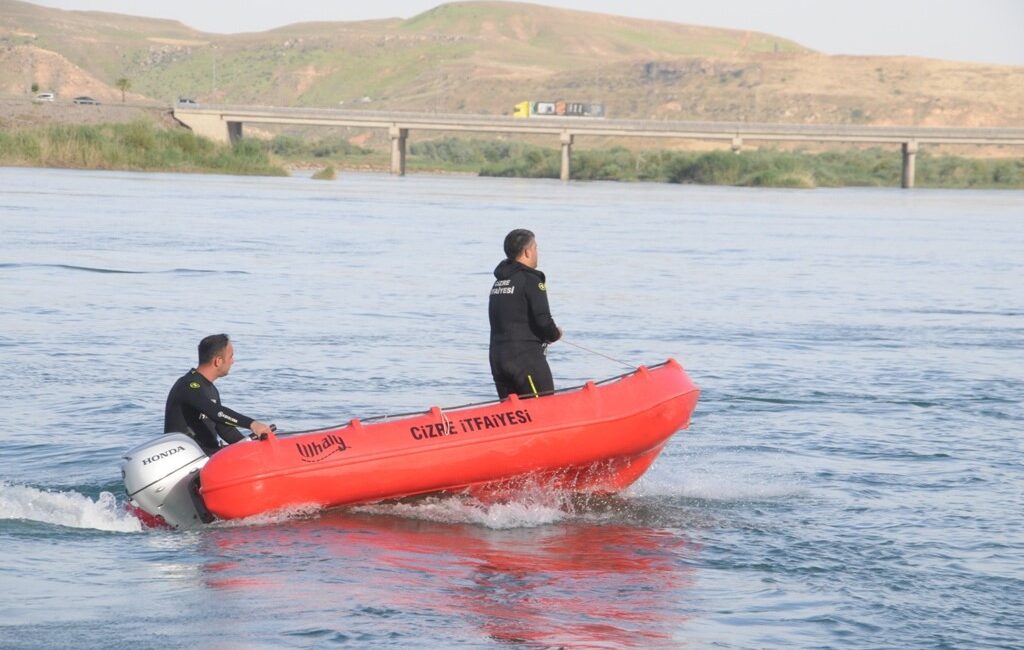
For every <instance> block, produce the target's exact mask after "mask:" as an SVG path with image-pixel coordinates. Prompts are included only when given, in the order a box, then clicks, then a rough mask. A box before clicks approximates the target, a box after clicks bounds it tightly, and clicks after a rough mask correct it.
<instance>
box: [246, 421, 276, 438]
mask: <svg viewBox="0 0 1024 650" xmlns="http://www.w3.org/2000/svg"><path fill="white" fill-rule="evenodd" d="M270 430H271V431H277V425H276V424H271V425H270ZM266 439H267V434H265V433H261V434H260V435H256V434H255V433H250V434H249V440H266Z"/></svg>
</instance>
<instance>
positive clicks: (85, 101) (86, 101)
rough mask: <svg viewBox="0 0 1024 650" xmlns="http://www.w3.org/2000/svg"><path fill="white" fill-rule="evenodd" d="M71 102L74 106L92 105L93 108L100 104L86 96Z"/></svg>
mask: <svg viewBox="0 0 1024 650" xmlns="http://www.w3.org/2000/svg"><path fill="white" fill-rule="evenodd" d="M71 101H72V102H74V103H75V104H92V105H94V106H99V104H100V103H99V101H98V100H95V99H93V98H92V97H89V96H87V95H82V96H81V97H75V98H74V99H72V100H71Z"/></svg>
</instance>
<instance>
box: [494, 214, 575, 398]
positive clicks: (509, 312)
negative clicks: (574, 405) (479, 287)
mask: <svg viewBox="0 0 1024 650" xmlns="http://www.w3.org/2000/svg"><path fill="white" fill-rule="evenodd" d="M494 277H495V278H496V280H495V281H494V285H493V286H492V287H491V296H490V302H489V304H488V309H487V312H488V316H489V317H490V321H491V352H490V357H491V375H492V376H493V377H494V386H495V388H497V390H498V397H500V398H501V399H504V398H506V397H508V396H509V395H510V394H512V393H515V394H517V395H532V396H534V397H539V396H541V395H547V394H550V393H552V392H554V390H555V382H554V379H553V378H552V376H551V368H550V367H549V366H548V360H547V359H546V358H545V357H544V349H545V347H546V346H547V345H548V344H549V343H554V342H555V341H557V340H558V339H560V338H561V337H562V330H561V328H559V327H558V326H557V325H555V321H554V319H553V318H552V317H551V309H550V307H548V294H547V287H546V286H545V278H544V274H543V273H542V272H540V271H538V270H537V238H536V237H535V236H534V234H533V233H532V232H530V231H529V230H523V229H517V230H513V231H512V232H510V233H509V234H508V235H506V236H505V259H504V260H502V261H501V263H499V264H498V267H497V268H496V269H494Z"/></svg>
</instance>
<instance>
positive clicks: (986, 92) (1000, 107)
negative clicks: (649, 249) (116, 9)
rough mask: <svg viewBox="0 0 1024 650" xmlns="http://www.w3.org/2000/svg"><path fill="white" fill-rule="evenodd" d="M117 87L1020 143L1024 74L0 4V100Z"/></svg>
mask: <svg viewBox="0 0 1024 650" xmlns="http://www.w3.org/2000/svg"><path fill="white" fill-rule="evenodd" d="M120 77H125V78H127V79H129V80H130V82H131V86H132V88H131V92H130V93H129V95H128V99H129V101H145V100H151V101H155V102H160V103H164V104H168V103H170V102H172V101H173V100H174V99H175V98H176V97H178V96H190V97H194V98H196V99H198V100H199V101H200V102H207V103H214V102H216V103H239V104H264V105H276V106H325V107H338V106H341V107H353V106H355V107H360V108H375V109H393V110H417V111H439V112H473V113H488V114H507V113H509V112H510V110H511V107H512V105H513V104H515V103H516V102H518V101H522V100H525V99H533V100H541V99H544V100H554V99H567V100H575V101H586V102H601V103H603V104H605V106H606V107H607V112H608V115H609V117H619V118H661V119H679V120H691V119H697V120H744V121H759V122H775V121H778V122H796V123H866V124H913V125H923V126H940V125H941V126H1021V125H1024V83H1022V82H1024V67H1014V66H997V65H979V64H969V63H957V62H952V61H938V60H931V59H921V58H912V57H862V56H856V57H854V56H828V55H824V54H821V53H818V52H814V51H811V50H809V49H807V48H804V47H802V46H800V45H798V44H796V43H794V42H792V41H788V40H785V39H782V38H777V37H774V36H771V35H768V34H761V33H754V32H744V31H735V30H725V29H715V28H706V27H696V26H690V25H680V24H675V23H668V22H658V21H649V20H638V19H631V18H622V17H615V16H607V15H602V14H595V13H587V12H578V11H569V10H562V9H553V8H548V7H541V6H537V5H530V4H522V3H513V2H461V3H456V4H446V5H441V6H438V7H436V8H435V9H432V10H430V11H427V12H425V13H423V14H420V15H418V16H415V17H413V18H410V19H408V20H400V19H388V20H377V21H363V22H348V23H328V22H324V23H304V24H296V25H289V26H286V27H282V28H279V29H275V30H271V31H267V32H260V33H248V34H231V35H223V34H210V33H205V32H200V31H197V30H194V29H191V28H189V27H187V26H185V25H183V24H181V23H178V22H174V21H168V20H155V19H148V18H139V17H132V16H124V15H117V14H108V13H99V12H79V11H63V10H59V9H50V8H45V7H40V6H37V5H33V4H30V3H26V2H20V1H18V0H0V95H2V96H5V97H7V98H14V97H26V96H28V94H29V92H30V91H29V89H30V87H31V86H32V84H33V83H35V84H38V86H39V88H40V90H52V91H55V92H57V93H58V95H59V96H61V97H71V96H74V95H79V94H87V95H91V96H93V97H96V98H98V99H101V100H102V101H105V102H115V101H120V98H121V93H120V91H119V90H117V89H116V88H115V87H114V84H115V82H116V80H117V79H118V78H120Z"/></svg>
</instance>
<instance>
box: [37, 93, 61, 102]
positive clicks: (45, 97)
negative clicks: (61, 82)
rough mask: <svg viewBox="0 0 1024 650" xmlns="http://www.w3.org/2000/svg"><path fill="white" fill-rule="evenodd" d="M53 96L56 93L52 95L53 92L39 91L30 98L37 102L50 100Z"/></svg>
mask: <svg viewBox="0 0 1024 650" xmlns="http://www.w3.org/2000/svg"><path fill="white" fill-rule="evenodd" d="M55 97H56V95H54V94H53V93H39V94H38V95H36V96H35V97H33V98H32V101H34V102H37V103H38V102H52V101H53V100H54V98H55Z"/></svg>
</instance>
